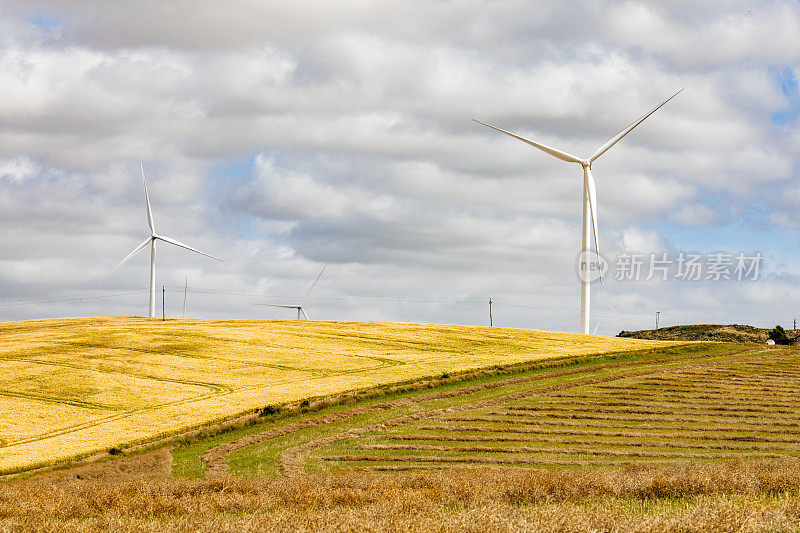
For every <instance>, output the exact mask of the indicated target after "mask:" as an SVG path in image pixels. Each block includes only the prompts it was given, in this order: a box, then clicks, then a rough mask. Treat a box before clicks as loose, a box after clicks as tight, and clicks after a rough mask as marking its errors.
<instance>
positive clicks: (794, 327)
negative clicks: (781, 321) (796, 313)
mask: <svg viewBox="0 0 800 533" xmlns="http://www.w3.org/2000/svg"><path fill="white" fill-rule="evenodd" d="M792 329H793V330H794V331H797V319H796V318H795V319H794V326H793V327H792Z"/></svg>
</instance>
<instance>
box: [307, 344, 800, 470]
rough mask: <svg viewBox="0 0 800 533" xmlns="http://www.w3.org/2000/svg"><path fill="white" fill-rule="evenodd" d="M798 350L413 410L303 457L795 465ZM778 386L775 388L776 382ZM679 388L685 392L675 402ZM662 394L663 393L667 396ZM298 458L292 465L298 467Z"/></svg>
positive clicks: (624, 371)
mask: <svg viewBox="0 0 800 533" xmlns="http://www.w3.org/2000/svg"><path fill="white" fill-rule="evenodd" d="M794 368H800V351H797V350H793V349H784V350H770V349H764V348H752V349H751V350H750V351H744V352H742V351H739V352H731V353H728V354H721V355H719V356H716V357H711V358H707V359H706V361H704V362H702V363H700V362H699V361H698V360H697V359H683V360H680V361H678V360H675V361H671V362H668V361H660V362H652V361H646V360H643V361H637V362H630V363H628V364H627V366H618V367H615V368H613V369H607V370H606V371H605V372H602V373H601V372H598V371H597V370H596V369H591V370H590V371H587V372H586V373H580V372H578V373H576V374H574V375H573V376H572V377H571V379H569V380H562V381H561V383H558V384H556V383H553V382H552V377H551V376H548V374H547V373H542V374H539V375H537V377H536V379H531V380H529V381H527V382H524V383H519V384H518V385H517V386H516V387H513V388H510V389H506V390H500V389H502V388H499V389H498V390H497V394H496V395H494V396H493V397H491V398H481V399H479V400H478V401H469V398H468V395H465V397H464V398H463V400H464V401H463V402H462V403H459V404H458V405H450V406H446V407H445V406H440V405H431V406H430V407H431V408H429V409H425V406H424V403H423V404H417V408H418V411H417V412H415V413H413V414H409V415H405V416H404V417H398V418H395V419H393V420H387V421H386V422H384V423H382V424H377V425H373V426H368V427H362V428H358V429H351V430H350V431H349V432H347V433H346V434H340V435H338V436H336V437H335V438H330V437H329V438H328V439H323V440H320V442H318V443H317V446H313V445H310V444H307V445H305V446H304V447H303V449H302V451H301V455H302V457H303V459H302V461H301V462H304V463H305V465H306V468H309V469H311V470H313V471H320V470H322V471H324V470H339V469H349V468H357V469H362V470H363V469H365V468H366V469H373V470H383V469H384V467H392V466H400V465H403V466H414V467H415V468H424V467H425V466H427V465H431V464H435V465H436V467H437V468H446V467H452V468H461V467H463V466H464V465H465V464H475V465H491V464H496V465H501V464H502V465H517V466H520V467H531V466H535V465H539V466H544V467H553V466H559V465H560V466H565V465H580V466H597V467H602V466H610V465H620V464H637V463H639V462H642V463H647V464H652V463H664V464H668V463H674V462H675V461H692V462H697V461H700V462H709V461H712V462H713V461H724V460H730V459H737V458H738V459H747V460H752V459H757V458H778V457H796V456H800V415H798V413H800V374H797V373H795V372H793V371H792V369H794ZM773 375H780V376H781V378H780V379H776V380H773V379H771V377H770V376H773ZM669 384H680V385H681V386H680V387H679V390H680V391H681V392H678V393H676V392H674V391H675V390H676V387H670V386H669ZM665 385H666V386H665ZM297 460H298V459H297V458H296V459H295V461H297Z"/></svg>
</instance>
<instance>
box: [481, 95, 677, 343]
mask: <svg viewBox="0 0 800 533" xmlns="http://www.w3.org/2000/svg"><path fill="white" fill-rule="evenodd" d="M682 90H683V89H681V90H680V91H678V92H676V93H675V94H673V95H672V96H670V97H669V98H667V99H666V100H664V101H663V102H661V103H660V104H658V105H657V106H655V107H654V108H653V109H651V110H650V111H648V112H647V114H645V115H643V116H642V117H640V118H639V119H637V120H636V121H635V122H634V123H633V124H631V125H630V126H628V127H627V128H625V129H624V130H622V131H620V132H619V133H617V134H616V135H614V136H613V137H611V138H610V139H609V140H607V141H606V142H605V143H603V145H602V146H601V147H600V148H598V149H597V151H595V153H594V154H592V156H591V157H590V158H589V159H581V158H579V157H575V156H574V155H572V154H570V153H567V152H564V151H562V150H558V149H557V148H552V147H550V146H547V145H544V144H541V143H537V142H535V141H531V140H530V139H526V138H525V137H520V136H519V135H516V134H514V133H511V132H509V131H506V130H502V129H500V128H497V127H495V126H492V125H490V124H486V123H485V122H481V121H480V120H476V119H474V118H473V119H472V120H473V121H475V122H477V123H478V124H482V125H484V126H486V127H488V128H492V129H493V130H497V131H499V132H500V133H505V134H506V135H510V136H511V137H514V138H515V139H518V140H520V141H522V142H524V143H527V144H530V145H531V146H533V147H534V148H538V149H539V150H541V151H543V152H546V153H548V154H550V155H552V156H553V157H556V158H558V159H560V160H562V161H566V162H567V163H577V164H579V165H580V166H582V167H583V225H582V226H583V232H582V236H581V261H585V260H586V257H587V254H588V252H590V251H591V244H590V234H592V235H593V236H594V249H595V252H596V253H597V255H598V260H599V257H600V250H599V245H598V242H597V199H596V196H597V193H596V191H595V184H594V176H592V163H594V161H595V160H597V158H599V157H600V156H601V155H603V154H604V153H606V150H608V149H609V148H611V147H612V146H614V145H615V144H617V142H619V140H620V139H622V138H623V137H625V136H626V135H627V134H629V133H630V132H631V130H633V128H635V127H636V126H638V125H639V124H641V123H642V122H643V121H644V119H646V118H647V117H649V116H650V115H652V114H653V113H655V112H656V111H658V109H659V108H660V107H661V106H663V105H664V104H666V103H667V102H669V101H670V100H672V99H673V98H675V97H676V96H678V93H680V92H681V91H682ZM601 281H602V278H601ZM590 283H591V281H590V280H587V279H586V276H581V333H587V334H588V333H589V302H590V298H589V288H590Z"/></svg>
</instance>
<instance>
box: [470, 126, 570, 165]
mask: <svg viewBox="0 0 800 533" xmlns="http://www.w3.org/2000/svg"><path fill="white" fill-rule="evenodd" d="M472 120H473V121H474V122H477V123H478V124H482V125H484V126H486V127H487V128H492V129H493V130H497V131H499V132H500V133H505V134H506V135H510V136H512V137H514V138H515V139H519V140H520V141H522V142H524V143H528V144H530V145H531V146H534V147H536V148H538V149H539V150H541V151H543V152H546V153H548V154H550V155H552V156H553V157H557V158H559V159H560V160H562V161H566V162H567V163H578V164H581V165H582V164H583V162H582V161H581V160H580V159H578V158H577V157H575V156H574V155H572V154H569V153H567V152H564V151H562V150H558V149H556V148H552V147H550V146H547V145H545V144H541V143H537V142H536V141H532V140H530V139H526V138H525V137H520V136H519V135H515V134H513V133H511V132H510V131H506V130H501V129H500V128H496V127H494V126H492V125H491V124H486V123H485V122H481V121H480V120H475V119H474V118H473V119H472Z"/></svg>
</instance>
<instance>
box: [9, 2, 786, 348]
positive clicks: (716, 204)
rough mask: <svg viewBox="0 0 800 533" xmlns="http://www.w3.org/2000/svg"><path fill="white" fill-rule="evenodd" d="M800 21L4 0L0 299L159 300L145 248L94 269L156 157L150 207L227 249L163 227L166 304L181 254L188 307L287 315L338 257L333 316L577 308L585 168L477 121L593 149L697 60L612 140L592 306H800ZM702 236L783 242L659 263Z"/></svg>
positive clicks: (350, 5) (466, 316) (20, 310)
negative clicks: (681, 272)
mask: <svg viewBox="0 0 800 533" xmlns="http://www.w3.org/2000/svg"><path fill="white" fill-rule="evenodd" d="M567 6H569V7H567ZM799 35H800V7H799V6H798V4H797V2H795V1H791V0H786V1H763V2H758V1H752V0H750V1H747V2H745V1H737V0H724V1H717V2H705V1H702V2H701V1H691V0H682V1H675V2H668V3H665V2H661V1H655V0H654V1H629V2H612V1H603V0H596V1H586V2H551V1H542V2H532V1H530V0H526V1H495V2H478V1H466V0H465V1H452V2H430V1H425V2H417V1H414V0H403V1H397V2H392V1H389V2H381V3H378V2H367V1H348V0H342V1H337V2H328V1H303V2H268V1H256V0H232V1H228V2H212V1H188V0H181V1H171V2H164V1H161V0H158V1H156V0H140V1H137V2H107V1H100V0H80V1H78V0H58V1H55V0H53V1H38V0H24V1H22V0H20V1H14V0H0V79H2V83H0V231H2V236H3V240H2V247H0V320H19V319H29V318H42V317H60V316H87V315H142V314H145V313H146V312H147V298H148V296H147V284H148V264H149V258H148V254H147V253H146V252H142V253H141V254H139V255H138V256H136V257H135V258H134V259H132V260H131V261H129V262H128V263H126V264H125V265H124V266H123V267H122V268H120V269H119V270H117V271H115V272H114V273H113V274H111V275H110V276H108V277H107V278H105V279H104V280H103V281H102V282H100V283H97V280H98V278H100V276H102V275H103V274H104V273H105V272H106V271H107V270H109V269H110V268H111V267H113V265H114V264H116V263H117V262H118V261H119V260H120V259H122V258H123V257H124V256H125V255H126V254H127V253H128V252H129V251H131V250H132V249H133V248H134V247H135V246H136V245H137V244H138V243H140V242H141V241H142V239H144V238H146V237H147V235H148V233H147V232H148V228H147V223H146V218H145V208H144V194H143V191H142V184H141V178H140V176H139V165H140V162H141V163H142V164H143V165H144V169H145V172H146V174H147V177H148V186H149V189H150V197H151V201H152V205H153V211H154V216H155V222H156V229H157V230H158V231H159V232H160V233H163V234H165V235H167V236H170V237H173V238H176V239H178V240H181V241H184V242H186V243H188V244H190V245H192V246H195V247H197V248H200V249H201V250H204V251H208V252H210V253H213V254H215V255H217V256H219V257H221V258H223V259H224V262H223V263H218V262H216V261H212V260H210V259H208V258H205V257H203V256H199V255H196V254H192V253H191V252H188V251H185V250H181V249H179V248H175V247H172V246H169V245H164V244H162V245H160V247H159V249H158V270H157V282H158V286H159V292H160V287H161V286H162V285H164V286H165V288H166V291H167V292H166V310H167V314H168V315H169V316H180V315H181V314H182V305H183V287H184V281H185V279H187V278H188V284H189V292H188V296H187V315H188V316H190V317H202V318H292V316H293V312H292V311H291V310H283V309H278V308H272V307H264V306H260V305H255V304H263V303H281V304H293V303H296V302H298V301H299V300H300V298H301V295H302V294H304V293H305V292H306V291H307V290H308V288H309V286H310V285H311V283H312V281H313V280H314V278H315V277H316V275H317V274H318V272H319V271H320V269H321V268H322V266H323V265H324V264H325V263H326V262H328V263H329V266H328V267H327V269H326V271H325V273H324V275H323V277H322V279H321V280H320V282H319V284H318V285H317V287H316V288H315V290H314V293H313V294H312V296H311V298H310V299H309V301H308V303H307V310H308V313H309V314H310V315H311V317H312V318H318V319H352V320H397V321H413V322H440V323H461V324H486V323H488V305H487V301H488V298H490V297H491V298H492V299H493V301H494V302H495V305H494V308H493V311H494V320H495V324H496V325H505V326H519V327H529V328H541V329H557V330H563V331H577V329H578V318H579V317H578V305H579V283H578V276H577V269H576V265H577V259H578V252H579V245H580V219H581V204H580V201H581V187H582V178H581V171H580V167H579V166H577V165H574V164H571V165H570V164H566V163H563V162H561V161H559V160H557V159H554V158H552V157H550V156H548V155H547V154H544V153H543V152H540V151H538V150H536V149H534V148H532V147H530V146H527V145H525V144H523V143H521V142H519V141H515V140H514V139H511V138H510V137H507V136H504V135H502V134H499V133H497V132H494V131H492V130H489V129H488V128H485V127H482V126H479V125H477V124H476V123H474V122H472V119H473V117H474V118H478V119H479V120H482V121H485V122H490V123H492V124H496V125H498V126H500V127H502V128H504V129H509V130H512V131H515V132H517V133H519V134H521V135H524V136H526V137H528V138H532V139H536V140H538V141H540V142H544V143H546V144H550V145H553V146H556V147H559V148H561V149H563V150H566V151H568V152H571V153H574V154H576V155H579V156H582V157H586V156H588V155H590V154H591V153H593V152H594V150H595V149H596V148H597V147H598V146H599V145H601V144H602V143H603V142H604V141H605V140H606V139H607V138H609V137H611V136H612V135H613V134H614V133H616V132H617V131H619V130H621V129H622V128H623V127H625V126H626V125H627V124H629V123H630V122H632V121H633V120H634V119H636V118H637V117H638V116H640V115H641V114H643V113H644V112H645V111H647V110H648V109H650V108H652V107H653V106H654V105H656V104H657V103H659V102H660V101H662V100H663V99H664V98H666V97H667V96H669V95H670V94H672V93H673V92H675V91H676V90H678V89H680V88H684V89H685V90H684V91H683V92H682V93H681V94H680V95H679V96H678V97H676V98H675V99H674V100H672V101H671V102H669V103H668V104H667V105H666V106H664V107H663V108H662V109H661V110H659V111H658V112H657V113H656V114H654V115H653V116H652V117H650V118H649V119H648V120H647V121H645V122H644V123H643V124H642V125H641V126H639V127H638V128H637V129H636V130H634V131H633V132H632V133H631V134H630V135H628V136H627V137H625V139H624V140H623V141H621V142H620V143H619V144H617V145H616V146H614V147H613V148H612V149H611V150H610V151H609V152H607V153H606V154H605V155H603V157H602V158H600V159H599V160H598V161H597V162H596V163H595V164H594V166H593V172H594V175H595V178H596V180H597V190H598V204H599V216H598V218H599V228H600V248H601V252H602V254H603V255H604V256H605V257H606V258H607V259H608V260H609V264H610V270H609V272H608V273H607V275H606V278H605V280H604V283H603V284H602V285H601V284H597V283H596V284H594V285H593V295H592V296H593V297H592V304H593V316H592V329H594V328H595V327H597V325H598V321H599V329H598V332H599V333H603V334H616V333H617V332H618V331H619V330H621V329H640V328H645V327H650V326H651V325H652V324H653V319H654V315H655V313H656V311H660V313H661V324H662V325H671V324H680V323H698V322H737V323H750V324H753V325H759V326H773V325H775V324H776V323H782V324H784V325H787V326H788V325H791V321H792V319H793V318H795V317H797V318H800V308H798V303H800V248H799V247H798V237H797V235H798V233H797V231H798V229H800V219H799V218H798V216H797V212H798V207H800V184H799V183H798V179H797V178H798V169H799V168H800V167H799V163H800V156H799V155H798V154H800V128H799V127H798V126H799V125H800V121H799V119H798V115H799V114H800V94H798V82H797V80H798V77H800V38H798V36H799ZM681 253H683V254H684V256H686V255H687V254H698V255H700V256H701V261H702V263H703V267H705V268H706V269H707V268H709V263H710V262H711V261H712V257H713V254H718V253H722V254H724V255H725V256H727V255H730V256H732V258H733V263H734V264H731V265H728V266H729V269H730V273H731V277H733V278H735V277H736V276H735V275H733V274H734V267H735V262H736V261H735V257H736V256H737V255H738V254H744V255H745V256H746V257H752V256H755V254H761V255H762V256H763V258H764V259H763V263H762V264H761V269H760V271H759V275H758V279H757V280H753V279H749V278H747V277H746V276H745V278H746V279H743V280H741V281H739V280H736V279H732V280H725V279H720V280H719V281H715V280H713V279H705V278H706V277H707V275H706V271H705V270H704V271H703V273H702V278H701V279H700V280H685V279H679V278H677V277H676V274H677V272H676V271H674V270H673V269H674V268H677V265H673V267H671V269H670V271H669V273H668V276H667V278H668V279H667V280H666V281H664V280H662V279H661V276H660V275H657V276H654V279H651V280H649V281H647V280H645V279H644V278H646V277H647V275H648V264H649V258H650V254H657V257H659V258H663V254H667V256H666V258H667V260H673V261H674V260H677V258H678V257H679V256H680V254H681ZM620 254H622V255H620ZM624 254H628V256H632V255H636V254H642V258H643V259H644V266H643V270H642V278H643V279H640V280H639V281H635V280H618V279H616V277H619V276H617V275H616V274H617V273H618V269H619V268H620V266H619V265H620V264H621V262H620V259H619V258H620V257H625V255H624ZM718 264H719V263H718ZM726 268H727V267H726ZM752 277H753V276H752V274H751V276H750V278H752ZM159 307H160V301H159Z"/></svg>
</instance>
